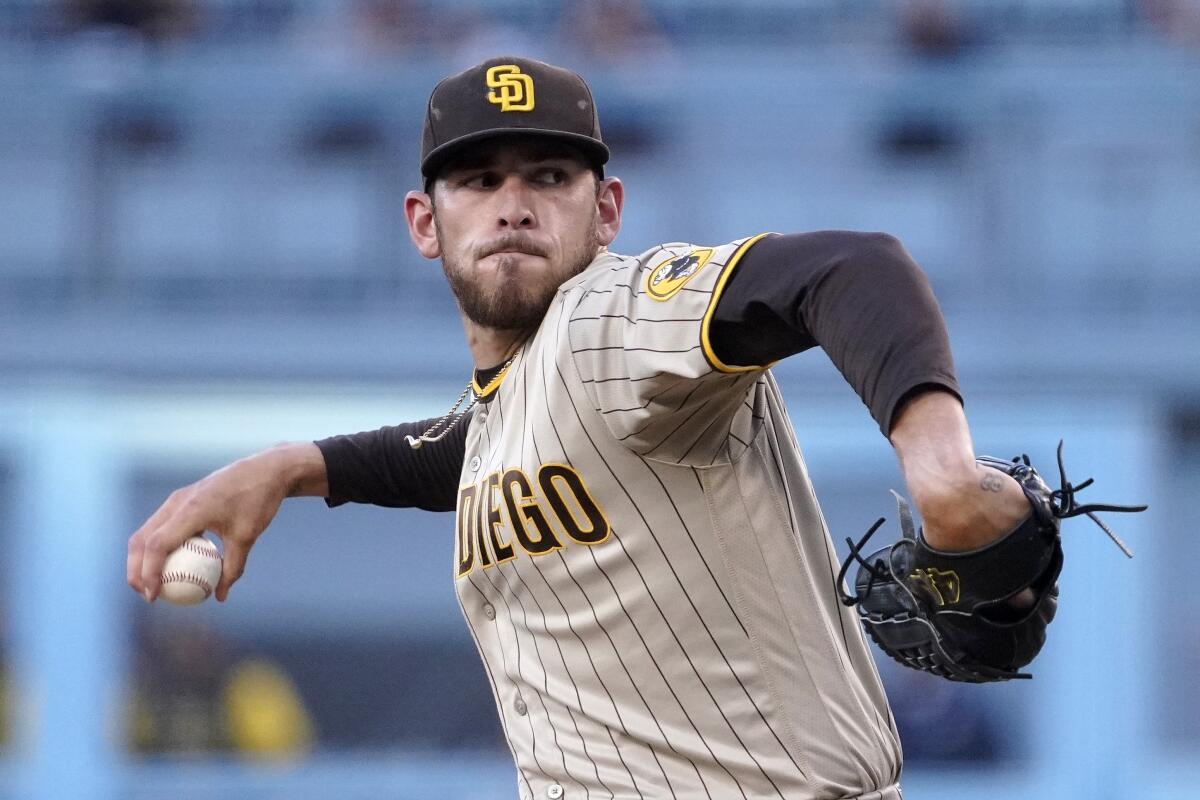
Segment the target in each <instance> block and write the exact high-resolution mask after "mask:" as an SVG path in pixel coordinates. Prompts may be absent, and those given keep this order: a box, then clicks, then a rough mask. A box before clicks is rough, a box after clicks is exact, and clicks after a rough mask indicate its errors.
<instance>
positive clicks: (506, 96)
mask: <svg viewBox="0 0 1200 800" xmlns="http://www.w3.org/2000/svg"><path fill="white" fill-rule="evenodd" d="M505 134H522V135H525V134H529V135H534V136H547V137H552V138H555V139H559V140H561V141H564V142H567V143H569V144H572V145H574V146H575V147H578V148H579V149H580V150H581V151H582V152H583V154H584V155H585V156H586V157H587V158H588V159H589V160H590V161H591V162H592V166H593V167H595V168H596V169H597V170H601V168H602V166H603V165H604V164H605V163H606V162H607V161H608V146H607V145H605V144H604V142H603V140H602V139H601V138H600V116H599V114H598V113H597V112H596V103H595V102H594V101H593V100H592V90H591V89H589V88H588V85H587V83H585V82H584V80H583V78H581V77H579V76H578V75H576V74H575V73H574V72H571V71H570V70H568V69H563V68H562V67H555V66H552V65H550V64H546V63H545V62H542V61H535V60H533V59H531V58H519V57H516V56H500V57H497V58H491V59H488V60H487V61H485V62H483V63H482V64H477V65H475V66H474V67H471V68H470V69H468V70H465V71H463V72H460V73H458V74H457V75H451V76H450V77H449V78H446V79H445V80H443V81H442V82H441V83H439V84H438V85H437V86H435V87H434V89H433V93H432V94H430V95H429V106H428V108H427V110H426V112H425V129H424V131H423V132H422V134H421V174H422V175H424V176H425V179H426V181H430V180H433V178H435V177H436V176H437V172H438V170H439V169H441V167H442V165H443V164H445V163H446V161H447V160H449V159H450V158H451V157H452V156H454V155H455V154H456V153H458V152H459V151H460V150H461V149H462V148H463V147H464V146H465V145H468V144H472V143H475V142H479V141H481V140H484V139H489V138H491V137H494V136H502V135H505Z"/></svg>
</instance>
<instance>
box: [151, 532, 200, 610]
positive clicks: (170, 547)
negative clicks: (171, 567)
mask: <svg viewBox="0 0 1200 800" xmlns="http://www.w3.org/2000/svg"><path fill="white" fill-rule="evenodd" d="M203 532H204V525H203V524H199V525H197V524H196V523H195V522H193V521H192V519H191V518H190V517H187V516H184V515H176V516H174V517H172V518H171V519H169V520H167V521H166V522H165V523H163V524H162V525H161V526H160V527H159V528H158V529H156V530H155V531H154V532H152V533H151V534H150V535H149V536H147V537H146V545H145V548H144V550H143V553H142V594H143V595H144V596H145V598H146V599H147V600H149V601H150V602H154V599H155V598H157V597H158V592H159V590H160V589H161V588H162V570H163V564H165V563H166V561H167V556H169V555H171V553H172V552H173V551H174V550H176V549H177V548H178V547H179V546H180V545H182V544H183V543H184V542H186V541H187V540H188V539H190V538H192V537H193V536H199V535H200V534H201V533H203Z"/></svg>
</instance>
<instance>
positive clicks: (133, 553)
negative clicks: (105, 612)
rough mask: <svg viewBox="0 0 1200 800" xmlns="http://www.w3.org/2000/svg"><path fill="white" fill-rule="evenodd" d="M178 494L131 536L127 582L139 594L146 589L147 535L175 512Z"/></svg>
mask: <svg viewBox="0 0 1200 800" xmlns="http://www.w3.org/2000/svg"><path fill="white" fill-rule="evenodd" d="M178 496H179V493H178V492H172V493H171V496H170V497H168V498H167V499H166V501H165V502H164V503H163V504H162V505H161V506H159V507H158V508H157V509H156V510H155V512H154V513H153V514H151V515H150V517H149V518H148V519H147V520H146V521H145V522H143V523H142V526H141V527H140V528H138V529H137V530H136V531H134V532H133V535H132V536H130V537H129V552H128V555H127V556H126V558H125V582H126V583H128V584H129V586H130V587H131V588H132V589H133V590H134V591H135V592H137V593H138V594H142V592H143V590H144V589H145V586H143V584H142V558H143V555H144V554H145V550H146V537H148V536H149V535H150V534H151V533H153V532H154V531H155V529H157V528H158V527H159V526H160V525H161V524H162V523H163V522H164V521H166V520H167V519H169V518H170V516H171V514H172V513H174V510H175V506H176V505H177V503H176V498H177V497H178Z"/></svg>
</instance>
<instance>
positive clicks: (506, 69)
mask: <svg viewBox="0 0 1200 800" xmlns="http://www.w3.org/2000/svg"><path fill="white" fill-rule="evenodd" d="M487 85H488V88H489V89H491V90H492V91H490V92H488V96H487V99H488V102H489V103H492V104H493V105H497V106H500V110H501V111H533V78H531V77H530V76H528V75H526V74H525V73H524V72H521V68H520V67H518V66H517V65H516V64H498V65H497V66H494V67H489V68H488V71H487Z"/></svg>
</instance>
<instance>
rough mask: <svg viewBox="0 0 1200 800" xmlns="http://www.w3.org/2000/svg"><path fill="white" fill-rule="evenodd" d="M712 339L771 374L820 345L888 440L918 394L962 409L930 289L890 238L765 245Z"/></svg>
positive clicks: (738, 281)
mask: <svg viewBox="0 0 1200 800" xmlns="http://www.w3.org/2000/svg"><path fill="white" fill-rule="evenodd" d="M709 336H710V341H711V345H712V348H713V351H714V352H715V354H716V355H717V357H718V358H719V359H720V360H721V361H723V362H724V363H725V364H730V365H735V364H736V365H766V364H770V363H772V362H774V361H778V360H779V359H781V358H784V357H785V356H789V355H793V354H795V353H799V352H802V351H804V350H807V349H809V348H811V347H814V346H818V345H819V346H820V347H821V348H822V349H823V350H825V352H826V353H827V354H828V355H829V358H830V360H832V361H833V363H834V365H835V366H836V367H837V368H838V370H839V371H841V373H842V375H843V376H845V378H846V380H847V381H848V382H849V383H850V385H851V386H852V387H854V390H855V391H856V392H857V393H858V395H859V397H861V398H862V400H863V402H864V403H865V404H866V405H867V408H869V409H870V411H871V416H872V417H874V418H875V421H876V422H878V423H879V427H880V429H881V430H882V431H883V433H884V435H885V436H886V435H887V434H888V432H889V431H890V430H891V425H892V421H893V420H894V419H895V416H896V412H897V411H898V410H899V408H900V406H901V405H902V403H903V401H904V400H906V399H907V398H908V397H910V396H912V395H913V394H915V393H917V392H919V391H923V390H925V389H927V388H934V389H941V390H944V391H948V392H951V393H952V394H954V395H955V396H956V397H958V398H959V400H960V401H961V399H962V397H961V395H960V393H959V388H958V381H957V380H956V378H955V374H954V360H953V357H952V355H951V352H950V340H949V337H948V336H947V334H946V325H945V322H944V320H943V319H942V313H941V309H940V308H939V307H938V303H937V300H936V299H935V298H934V296H933V291H932V289H931V288H930V286H929V281H928V279H927V278H926V277H925V274H924V272H922V271H921V268H920V267H918V266H917V264H916V262H914V261H913V259H912V258H911V257H910V256H909V254H908V253H907V252H906V251H905V249H904V247H903V246H902V245H901V244H900V242H899V241H897V240H896V239H895V238H894V237H892V236H888V235H887V234H879V233H857V232H851V231H819V232H815V233H803V234H792V235H787V236H768V237H766V238H764V239H762V240H761V241H760V242H758V243H757V244H756V245H755V246H754V247H753V248H750V249H749V250H748V251H747V252H746V255H745V257H744V258H743V259H742V260H741V263H740V264H739V265H738V268H737V270H735V271H734V272H733V273H732V275H731V278H730V280H729V282H728V284H727V285H726V287H725V290H724V292H723V293H722V294H721V296H720V298H719V300H718V302H717V305H716V308H715V310H714V314H713V319H712V324H711V327H710V330H709Z"/></svg>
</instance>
